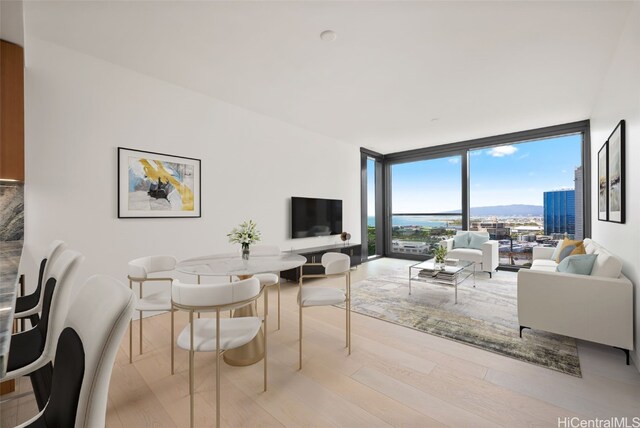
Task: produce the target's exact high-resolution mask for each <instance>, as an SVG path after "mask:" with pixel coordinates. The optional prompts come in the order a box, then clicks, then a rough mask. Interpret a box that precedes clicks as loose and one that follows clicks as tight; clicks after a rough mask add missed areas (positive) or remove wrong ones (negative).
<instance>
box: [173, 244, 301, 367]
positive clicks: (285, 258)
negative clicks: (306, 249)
mask: <svg viewBox="0 0 640 428" xmlns="http://www.w3.org/2000/svg"><path fill="white" fill-rule="evenodd" d="M306 262H307V258H306V257H304V256H301V255H299V254H293V253H286V252H284V253H280V254H279V255H277V256H275V255H273V256H257V255H256V256H250V257H249V260H243V259H242V257H241V255H240V254H239V253H226V254H213V255H210V256H202V257H194V258H191V259H187V260H182V261H180V262H179V263H178V264H177V265H176V270H177V271H178V272H182V273H186V274H190V275H195V276H196V278H197V282H198V284H199V283H200V282H201V280H202V277H215V276H220V277H232V276H237V277H238V278H240V279H246V278H250V277H251V276H253V275H255V274H258V273H269V272H273V273H278V274H279V273H280V272H281V271H284V270H289V269H295V268H298V267H300V266H302V265H303V264H305V263H306ZM265 293H266V290H265ZM233 316H234V317H255V316H257V311H256V306H255V305H254V304H248V305H246V306H244V307H242V308H238V309H236V310H235V311H234V312H233ZM223 358H224V361H225V362H226V363H227V364H229V365H232V366H248V365H251V364H255V363H257V362H258V361H260V360H262V359H263V358H264V332H263V331H262V328H261V329H260V332H259V333H258V334H257V335H256V337H255V338H254V339H253V340H252V341H251V342H249V343H247V344H246V345H243V346H241V347H239V348H235V349H230V350H228V351H225V353H224V356H223Z"/></svg>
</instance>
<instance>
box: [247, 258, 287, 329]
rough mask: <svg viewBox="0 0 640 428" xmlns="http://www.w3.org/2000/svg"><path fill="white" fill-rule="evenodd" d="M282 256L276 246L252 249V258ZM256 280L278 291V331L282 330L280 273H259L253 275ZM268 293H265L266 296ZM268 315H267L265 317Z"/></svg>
mask: <svg viewBox="0 0 640 428" xmlns="http://www.w3.org/2000/svg"><path fill="white" fill-rule="evenodd" d="M280 254H281V252H280V247H278V246H276V245H256V246H254V247H251V257H260V256H279V255H280ZM253 276H254V278H258V281H260V284H261V285H263V286H265V287H273V286H275V287H276V290H278V330H280V273H279V272H277V273H276V272H274V273H258V274H256V275H253ZM266 293H267V291H265V294H266ZM266 316H267V313H265V317H266Z"/></svg>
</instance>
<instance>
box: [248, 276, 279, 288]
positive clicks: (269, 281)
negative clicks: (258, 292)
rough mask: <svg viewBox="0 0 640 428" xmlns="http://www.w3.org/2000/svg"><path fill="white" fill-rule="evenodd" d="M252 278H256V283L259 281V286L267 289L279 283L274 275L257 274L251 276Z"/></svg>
mask: <svg viewBox="0 0 640 428" xmlns="http://www.w3.org/2000/svg"><path fill="white" fill-rule="evenodd" d="M253 277H254V278H258V281H260V285H263V286H267V287H269V286H271V285H276V284H277V283H278V282H280V277H279V276H278V275H276V274H275V273H259V274H256V275H253Z"/></svg>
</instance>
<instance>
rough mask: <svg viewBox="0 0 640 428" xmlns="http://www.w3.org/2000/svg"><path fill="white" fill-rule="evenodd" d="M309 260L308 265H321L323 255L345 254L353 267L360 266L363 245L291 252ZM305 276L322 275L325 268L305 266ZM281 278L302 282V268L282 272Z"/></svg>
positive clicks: (302, 249)
mask: <svg viewBox="0 0 640 428" xmlns="http://www.w3.org/2000/svg"><path fill="white" fill-rule="evenodd" d="M291 252H292V253H294V254H299V255H301V256H305V257H306V258H307V262H308V263H320V260H321V259H322V255H323V254H325V253H330V252H334V253H343V254H346V255H348V256H349V257H350V258H351V267H354V266H358V265H359V264H361V263H362V245H360V244H348V245H345V244H334V245H324V246H322V247H313V248H301V249H298V250H292V251H291ZM302 269H303V270H304V273H305V274H322V273H324V268H323V267H322V266H306V267H305V266H303V267H302ZM280 277H281V278H284V279H288V280H289V281H295V282H298V281H299V280H300V268H296V269H289V270H284V271H282V272H280Z"/></svg>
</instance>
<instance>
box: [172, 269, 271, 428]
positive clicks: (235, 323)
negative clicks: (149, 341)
mask: <svg viewBox="0 0 640 428" xmlns="http://www.w3.org/2000/svg"><path fill="white" fill-rule="evenodd" d="M261 290H264V288H263V287H262V286H261V285H260V281H258V279H257V278H249V279H245V280H242V281H236V282H231V283H223V284H184V283H181V282H180V281H178V280H174V281H173V288H172V301H173V302H172V303H173V306H174V307H175V308H177V309H181V310H184V311H188V312H189V325H187V326H186V327H185V328H184V329H183V330H182V332H181V333H180V334H179V335H178V340H177V344H178V346H179V347H180V348H182V349H185V350H188V351H189V395H190V407H189V415H190V421H191V427H193V426H194V378H195V370H194V361H193V360H194V353H195V352H215V353H216V426H218V427H219V426H220V358H221V357H222V354H223V353H224V352H225V351H227V350H229V349H234V348H238V347H240V346H242V345H245V344H247V343H249V342H250V341H251V340H252V339H253V338H254V337H256V335H257V334H258V333H259V332H260V326H261V321H260V318H258V317H242V318H223V319H221V318H220V311H222V310H232V309H236V308H239V307H242V306H245V305H247V304H251V303H253V302H255V301H256V300H257V299H258V297H260V294H262V293H261ZM267 305H268V297H267V294H266V293H265V298H264V306H265V310H266V307H267ZM194 312H215V314H216V317H215V318H198V319H194V318H193V313H194ZM264 390H265V391H266V390H267V317H265V318H264Z"/></svg>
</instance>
